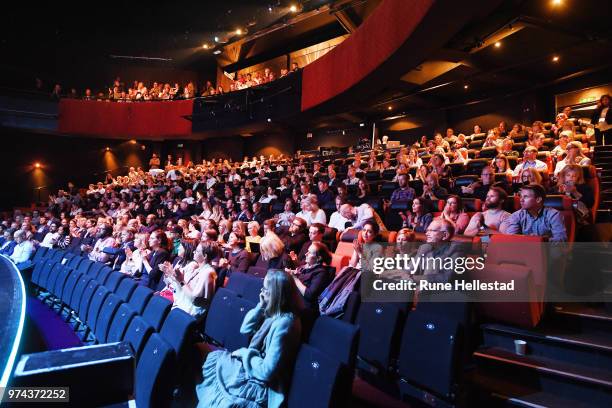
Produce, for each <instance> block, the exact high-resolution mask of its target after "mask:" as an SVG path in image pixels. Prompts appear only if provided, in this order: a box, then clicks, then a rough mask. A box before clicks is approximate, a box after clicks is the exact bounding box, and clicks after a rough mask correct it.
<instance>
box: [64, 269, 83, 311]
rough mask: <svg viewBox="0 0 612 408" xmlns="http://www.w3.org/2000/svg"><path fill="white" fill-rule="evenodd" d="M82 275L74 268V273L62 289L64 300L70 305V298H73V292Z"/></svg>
mask: <svg viewBox="0 0 612 408" xmlns="http://www.w3.org/2000/svg"><path fill="white" fill-rule="evenodd" d="M81 276H83V275H81V274H80V273H79V272H78V271H76V270H73V271H72V273H71V274H70V275H69V276H68V278H67V279H66V283H65V284H64V290H63V291H62V296H61V299H62V302H63V303H64V304H66V305H70V299H71V298H72V294H73V293H74V290H75V288H76V286H77V283H78V282H79V278H81Z"/></svg>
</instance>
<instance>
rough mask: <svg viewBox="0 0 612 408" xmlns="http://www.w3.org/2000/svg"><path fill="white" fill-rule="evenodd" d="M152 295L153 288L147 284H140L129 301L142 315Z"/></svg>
mask: <svg viewBox="0 0 612 408" xmlns="http://www.w3.org/2000/svg"><path fill="white" fill-rule="evenodd" d="M152 296H153V291H152V290H151V289H149V288H147V287H146V286H140V285H139V286H138V287H137V288H136V289H134V292H133V293H132V296H131V297H130V299H129V300H128V303H129V304H130V307H131V308H132V309H134V311H135V312H136V313H137V314H139V315H142V313H143V312H144V310H145V307H146V306H147V303H149V300H150V299H151V297H152Z"/></svg>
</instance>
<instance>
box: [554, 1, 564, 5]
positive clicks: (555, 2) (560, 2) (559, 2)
mask: <svg viewBox="0 0 612 408" xmlns="http://www.w3.org/2000/svg"><path fill="white" fill-rule="evenodd" d="M552 4H553V6H560V5H561V4H563V0H552Z"/></svg>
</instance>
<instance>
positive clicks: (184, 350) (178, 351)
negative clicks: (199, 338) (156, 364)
mask: <svg viewBox="0 0 612 408" xmlns="http://www.w3.org/2000/svg"><path fill="white" fill-rule="evenodd" d="M159 333H160V334H161V336H162V337H163V339H164V340H166V341H167V342H168V344H169V345H170V346H171V347H172V349H173V350H174V353H175V355H176V359H177V360H176V362H177V368H178V369H179V373H181V370H182V369H184V368H185V367H186V366H187V365H188V364H189V363H190V362H193V361H194V360H195V356H194V350H195V348H194V344H195V343H196V321H195V319H194V318H193V316H191V315H190V314H189V313H186V312H185V311H183V310H181V309H178V308H175V309H172V310H171V311H170V313H169V314H168V317H167V318H166V321H164V325H163V326H162V329H161V331H160V332H159Z"/></svg>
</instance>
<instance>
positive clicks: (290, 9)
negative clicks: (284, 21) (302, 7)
mask: <svg viewBox="0 0 612 408" xmlns="http://www.w3.org/2000/svg"><path fill="white" fill-rule="evenodd" d="M289 11H290V12H292V13H295V12H296V11H297V6H296V5H295V4H292V5H291V7H289Z"/></svg>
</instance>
